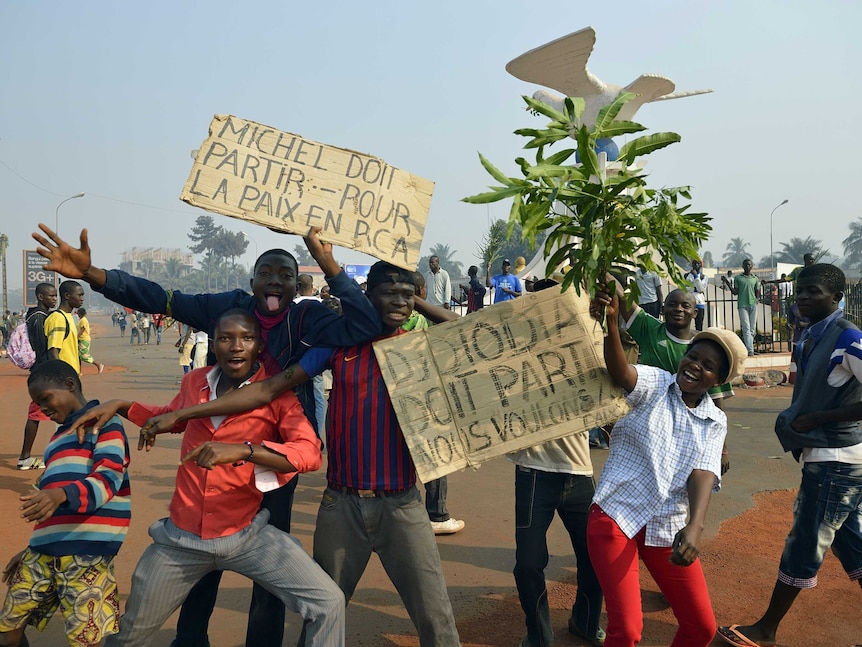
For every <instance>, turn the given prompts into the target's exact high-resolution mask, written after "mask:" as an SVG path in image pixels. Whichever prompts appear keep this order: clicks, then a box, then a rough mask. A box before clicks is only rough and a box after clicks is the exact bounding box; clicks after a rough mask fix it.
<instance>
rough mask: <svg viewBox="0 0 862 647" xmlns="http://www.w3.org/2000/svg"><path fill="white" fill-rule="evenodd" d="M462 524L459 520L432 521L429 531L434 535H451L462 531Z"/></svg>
mask: <svg viewBox="0 0 862 647" xmlns="http://www.w3.org/2000/svg"><path fill="white" fill-rule="evenodd" d="M464 525H465V524H464V522H463V521H461V520H460V519H448V520H447V521H432V522H431V530H433V531H434V534H435V535H453V534H455V533H456V532H458V531H459V530H463V529H464Z"/></svg>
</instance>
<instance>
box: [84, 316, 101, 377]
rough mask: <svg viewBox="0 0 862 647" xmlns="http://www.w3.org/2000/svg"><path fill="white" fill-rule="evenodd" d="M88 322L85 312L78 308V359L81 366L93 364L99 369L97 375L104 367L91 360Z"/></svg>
mask: <svg viewBox="0 0 862 647" xmlns="http://www.w3.org/2000/svg"><path fill="white" fill-rule="evenodd" d="M91 339H92V337H91V336H90V320H89V319H87V310H86V309H85V308H78V359H79V360H80V361H81V363H82V364H83V363H84V362H86V363H87V364H93V365H94V366H95V367H96V368H98V369H99V373H101V372H102V371H104V370H105V365H104V364H102V363H101V362H97V361H96V360H95V359H93V355H92V353H91V352H90V340H91Z"/></svg>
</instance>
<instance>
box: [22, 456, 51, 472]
mask: <svg viewBox="0 0 862 647" xmlns="http://www.w3.org/2000/svg"><path fill="white" fill-rule="evenodd" d="M18 469H19V470H43V469H45V463H44V462H43V461H42V459H41V458H39V457H38V456H28V457H27V458H21V459H19V460H18Z"/></svg>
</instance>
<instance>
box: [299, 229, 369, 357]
mask: <svg viewBox="0 0 862 647" xmlns="http://www.w3.org/2000/svg"><path fill="white" fill-rule="evenodd" d="M320 231H321V229H320V227H312V228H311V230H310V231H309V233H308V236H306V237H305V238H303V240H304V241H305V246H306V247H307V248H308V251H309V253H311V255H312V256H313V257H314V260H315V261H317V264H318V265H319V266H320V269H321V270H323V273H324V274H325V275H326V281H327V283H329V287H330V290H331V292H332V294H333V295H334V296H337V297H338V298H339V299H340V300H341V308H342V312H343V314H342V315H337V314H336V313H334V312H333V311H332V310H330V309H329V308H327V307H326V306H324V305H323V304H320V303H317V302H314V301H310V302H308V303H307V304H305V306H304V307H305V308H306V310H305V313H306V314H307V315H309V316H308V317H303V318H302V331H301V333H302V335H303V338H304V341H306V342H307V343H309V344H311V345H322V346H353V345H355V344H361V343H363V342H366V341H368V340H369V339H373V338H374V337H377V336H379V335H380V334H381V333H382V332H383V328H382V324H381V322H380V315H379V314H377V310H375V309H374V305H373V304H372V303H371V300H370V299H369V298H368V297H367V296H365V293H364V292H363V291H362V289H361V288H360V287H359V285H358V284H357V283H356V281H354V280H353V279H351V278H350V277H348V276H347V275H346V274H345V273H344V271H343V270H342V269H341V267H340V266H339V265H338V263H337V262H336V260H335V258H334V257H333V256H332V245H331V244H330V243H324V242H323V241H322V240H321V239H320Z"/></svg>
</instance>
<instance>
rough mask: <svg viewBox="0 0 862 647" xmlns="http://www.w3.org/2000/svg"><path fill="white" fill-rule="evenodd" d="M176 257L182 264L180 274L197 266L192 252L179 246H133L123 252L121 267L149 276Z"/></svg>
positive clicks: (139, 274)
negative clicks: (185, 250)
mask: <svg viewBox="0 0 862 647" xmlns="http://www.w3.org/2000/svg"><path fill="white" fill-rule="evenodd" d="M174 259H175V260H176V261H178V262H179V264H180V272H179V276H185V275H186V274H188V273H189V272H191V271H192V269H193V268H194V266H195V262H194V258H193V255H192V253H191V252H184V251H182V250H181V249H179V248H166V247H132V248H131V249H127V250H126V251H124V252H123V256H122V260H121V261H120V269H121V270H124V271H126V272H129V273H130V274H136V275H138V276H147V275H149V274H150V272H152V271H153V270H154V269H156V268H158V267H159V266H164V265H165V264H166V263H167V262H168V261H169V260H174Z"/></svg>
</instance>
